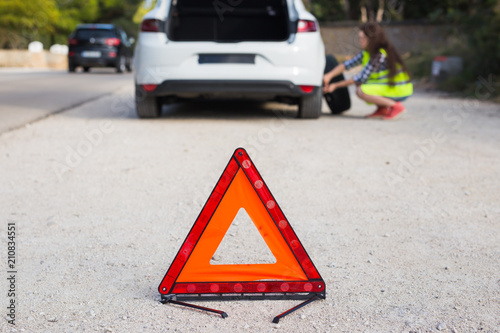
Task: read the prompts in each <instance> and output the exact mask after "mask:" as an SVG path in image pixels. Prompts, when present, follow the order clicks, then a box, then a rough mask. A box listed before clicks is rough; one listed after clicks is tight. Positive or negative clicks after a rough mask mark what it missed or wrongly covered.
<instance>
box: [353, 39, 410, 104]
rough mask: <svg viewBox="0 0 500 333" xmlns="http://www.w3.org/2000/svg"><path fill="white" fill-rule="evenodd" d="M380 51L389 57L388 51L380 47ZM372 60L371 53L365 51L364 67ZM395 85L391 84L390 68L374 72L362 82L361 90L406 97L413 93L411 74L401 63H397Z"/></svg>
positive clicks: (379, 94)
mask: <svg viewBox="0 0 500 333" xmlns="http://www.w3.org/2000/svg"><path fill="white" fill-rule="evenodd" d="M380 52H381V53H382V54H383V55H385V56H386V57H387V52H386V51H385V50H384V49H380ZM369 61H370V54H369V53H368V52H367V51H363V61H362V64H363V67H364V66H366V65H367V64H368V62H369ZM392 82H393V85H392V86H390V85H389V70H388V69H386V70H381V71H378V72H372V73H371V74H370V76H369V77H368V81H366V82H365V83H363V84H361V90H362V91H363V92H364V93H365V94H367V95H375V96H383V97H389V98H396V99H398V98H404V97H408V96H411V95H412V94H413V84H412V83H411V81H410V76H409V75H408V73H406V72H405V71H404V70H403V68H402V67H401V65H400V64H397V65H396V75H394V77H392Z"/></svg>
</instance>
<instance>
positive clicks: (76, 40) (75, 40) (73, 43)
mask: <svg viewBox="0 0 500 333" xmlns="http://www.w3.org/2000/svg"><path fill="white" fill-rule="evenodd" d="M68 44H69V45H78V39H76V38H70V39H68Z"/></svg>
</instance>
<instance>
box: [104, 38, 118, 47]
mask: <svg viewBox="0 0 500 333" xmlns="http://www.w3.org/2000/svg"><path fill="white" fill-rule="evenodd" d="M106 45H108V46H118V45H120V40H119V39H118V38H106Z"/></svg>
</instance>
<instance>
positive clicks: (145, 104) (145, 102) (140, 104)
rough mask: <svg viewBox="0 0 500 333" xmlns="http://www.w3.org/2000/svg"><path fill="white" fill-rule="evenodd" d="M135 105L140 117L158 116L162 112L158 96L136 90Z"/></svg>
mask: <svg viewBox="0 0 500 333" xmlns="http://www.w3.org/2000/svg"><path fill="white" fill-rule="evenodd" d="M135 107H136V112H137V116H139V118H158V117H159V116H160V114H161V103H160V101H159V98H158V97H156V96H145V95H144V93H143V92H141V91H138V90H136V94H135Z"/></svg>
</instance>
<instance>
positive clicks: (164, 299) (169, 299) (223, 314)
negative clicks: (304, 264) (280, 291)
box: [160, 293, 325, 324]
mask: <svg viewBox="0 0 500 333" xmlns="http://www.w3.org/2000/svg"><path fill="white" fill-rule="evenodd" d="M311 295H312V297H310V296H311ZM276 296H277V295H276ZM301 296H302V297H301V298H297V297H294V298H291V297H283V296H281V297H280V298H274V299H281V300H286V299H294V300H297V299H303V296H305V295H301ZM309 297H310V298H308V299H307V300H306V301H305V302H302V303H300V304H299V305H297V306H294V307H293V308H291V309H289V310H287V311H285V312H283V313H282V314H279V315H277V316H276V317H274V319H273V323H275V324H277V323H279V321H280V319H281V318H283V317H285V316H287V315H289V314H290V313H292V312H294V311H297V310H298V309H300V308H302V307H304V306H306V305H308V304H310V303H312V302H314V301H316V300H319V299H325V295H324V294H313V293H311V294H309ZM211 298H212V299H211V300H214V299H213V297H211ZM242 299H250V298H246V297H241V296H240V297H239V298H233V299H232V300H242ZM251 299H253V300H255V299H256V298H251ZM261 299H263V300H264V299H273V298H269V297H266V298H261ZM191 300H200V299H199V298H198V299H194V298H192V299H191ZM203 300H207V299H203ZM226 300H228V299H226ZM160 302H161V303H162V304H168V303H172V304H176V305H181V306H185V307H188V308H192V309H197V310H201V311H206V312H211V313H216V314H218V315H220V316H221V317H222V318H227V317H228V314H227V313H226V312H224V311H221V310H216V309H211V308H207V307H204V306H199V305H194V304H191V303H186V302H180V301H176V300H174V299H172V297H165V296H162V299H161V301H160Z"/></svg>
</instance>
